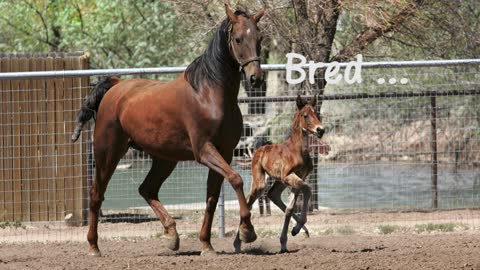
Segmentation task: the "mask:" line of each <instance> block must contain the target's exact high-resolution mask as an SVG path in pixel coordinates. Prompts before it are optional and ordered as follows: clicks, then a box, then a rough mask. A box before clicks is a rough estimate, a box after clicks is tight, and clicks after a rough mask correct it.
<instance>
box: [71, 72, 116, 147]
mask: <svg viewBox="0 0 480 270" xmlns="http://www.w3.org/2000/svg"><path fill="white" fill-rule="evenodd" d="M119 82H120V79H118V78H116V77H105V78H103V79H101V80H99V81H98V82H97V83H96V84H95V85H94V87H93V90H92V92H90V94H89V95H88V96H86V97H85V100H84V101H83V104H82V108H81V109H80V111H79V112H78V113H77V121H76V123H77V125H76V127H75V131H74V132H73V135H72V142H76V141H77V140H78V137H80V132H82V128H83V126H84V125H85V124H86V123H87V122H88V121H89V120H90V119H92V118H93V117H94V116H95V114H96V113H97V111H98V106H99V105H100V101H101V100H102V98H103V96H104V95H105V93H107V91H108V90H109V89H110V88H112V87H113V86H114V85H115V84H117V83H119Z"/></svg>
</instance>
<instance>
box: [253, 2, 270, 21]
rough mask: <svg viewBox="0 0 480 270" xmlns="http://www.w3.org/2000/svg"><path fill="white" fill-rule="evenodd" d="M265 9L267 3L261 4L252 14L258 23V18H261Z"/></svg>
mask: <svg viewBox="0 0 480 270" xmlns="http://www.w3.org/2000/svg"><path fill="white" fill-rule="evenodd" d="M266 9H267V3H264V4H263V7H262V8H261V9H260V10H259V11H258V12H257V13H255V15H253V19H254V20H255V21H256V22H257V23H258V22H259V21H260V19H261V18H262V16H263V14H264V13H265V10H266Z"/></svg>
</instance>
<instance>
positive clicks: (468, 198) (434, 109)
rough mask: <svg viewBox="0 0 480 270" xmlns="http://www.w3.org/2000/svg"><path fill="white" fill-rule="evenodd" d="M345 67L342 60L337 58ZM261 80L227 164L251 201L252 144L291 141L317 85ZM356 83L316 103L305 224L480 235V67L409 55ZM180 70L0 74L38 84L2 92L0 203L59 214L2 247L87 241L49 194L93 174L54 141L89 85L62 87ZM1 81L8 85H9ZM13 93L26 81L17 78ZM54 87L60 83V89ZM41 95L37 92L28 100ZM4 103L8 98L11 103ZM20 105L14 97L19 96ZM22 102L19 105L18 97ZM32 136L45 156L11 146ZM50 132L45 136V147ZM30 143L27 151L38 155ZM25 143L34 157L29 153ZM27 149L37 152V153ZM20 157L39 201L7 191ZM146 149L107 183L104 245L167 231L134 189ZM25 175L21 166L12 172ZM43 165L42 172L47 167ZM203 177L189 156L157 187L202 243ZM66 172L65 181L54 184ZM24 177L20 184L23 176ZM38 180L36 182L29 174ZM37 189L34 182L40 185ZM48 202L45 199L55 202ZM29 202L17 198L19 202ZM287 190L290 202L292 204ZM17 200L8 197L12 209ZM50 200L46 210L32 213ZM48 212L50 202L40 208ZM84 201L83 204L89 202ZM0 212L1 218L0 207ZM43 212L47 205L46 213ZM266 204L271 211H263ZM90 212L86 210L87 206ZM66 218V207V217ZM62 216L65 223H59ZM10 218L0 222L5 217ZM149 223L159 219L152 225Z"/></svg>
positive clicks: (276, 220) (232, 203) (260, 219)
mask: <svg viewBox="0 0 480 270" xmlns="http://www.w3.org/2000/svg"><path fill="white" fill-rule="evenodd" d="M340 65H341V67H345V64H343V63H342V64H340ZM262 68H263V69H264V70H265V71H266V72H267V77H266V78H267V79H266V83H265V85H264V86H262V87H260V88H259V89H255V90H254V91H248V92H247V91H245V90H244V89H241V91H240V96H239V104H240V107H241V110H242V113H243V115H244V135H243V136H242V138H241V141H240V143H239V145H238V147H237V149H236V151H235V158H234V161H233V163H232V165H233V167H234V169H236V170H237V171H239V173H240V174H241V175H242V177H243V179H244V182H245V188H244V189H245V192H246V193H248V191H249V185H250V182H251V176H250V171H249V170H250V158H251V155H252V153H253V152H254V151H255V148H256V147H259V146H260V145H262V144H265V143H267V142H272V143H278V142H282V141H283V140H284V139H285V138H286V136H288V133H289V129H290V128H291V124H292V120H293V114H294V111H295V103H294V100H295V98H296V95H297V94H302V95H305V96H307V97H310V98H311V97H313V94H315V93H317V92H318V90H319V89H315V86H312V85H310V84H309V83H308V81H307V82H304V83H303V84H300V85H295V86H292V85H289V84H288V83H286V81H285V68H286V66H285V65H262ZM362 68H365V69H362V83H359V84H347V83H344V82H340V83H338V84H329V85H327V86H326V88H325V91H324V95H322V96H319V99H320V100H322V101H323V102H322V107H321V115H322V119H323V120H322V121H323V124H324V125H325V126H326V128H327V133H326V135H325V138H324V139H322V140H321V141H317V140H314V139H312V140H311V154H312V157H313V158H314V160H315V168H316V169H315V170H314V172H313V173H312V175H311V176H310V178H309V184H310V185H311V186H312V189H313V191H314V195H315V196H314V197H313V198H314V200H315V201H314V202H312V205H311V206H310V210H311V212H310V214H309V219H308V220H309V221H308V223H307V227H310V231H311V232H313V233H314V234H315V233H316V234H318V235H321V234H330V233H340V234H342V233H350V232H353V233H379V231H380V232H381V231H382V229H381V228H384V227H382V226H393V227H395V228H399V230H406V231H408V230H411V231H417V230H421V228H422V227H421V226H422V225H424V224H430V223H442V224H446V223H448V224H453V225H452V226H454V227H455V229H476V228H478V227H479V226H480V210H479V208H480V173H479V170H478V167H479V166H480V108H479V107H480V102H479V101H480V96H479V94H480V72H479V68H480V59H464V60H441V61H401V62H368V63H362ZM184 69H185V68H184V67H173V68H152V69H147V68H144V69H110V70H79V71H69V70H63V71H47V72H15V73H11V72H10V73H0V84H2V82H6V81H10V82H12V81H13V82H20V81H32V80H40V81H42V82H43V83H38V84H30V85H31V87H26V86H25V85H24V87H17V86H15V87H11V86H12V85H17V84H14V83H11V84H5V83H4V84H3V86H2V95H1V98H2V100H1V101H0V104H1V105H2V111H1V112H2V114H1V115H2V117H1V118H0V119H3V120H2V121H0V126H1V127H0V130H4V129H8V130H9V131H10V132H9V133H8V134H3V140H2V146H3V150H2V161H3V162H2V164H3V165H2V167H1V169H2V170H1V171H2V173H0V176H2V177H3V179H2V180H1V181H0V187H1V188H2V189H1V190H0V191H2V192H0V194H2V195H3V197H2V198H0V201H2V205H3V206H5V209H7V207H6V206H9V207H10V206H11V207H12V208H15V206H18V203H19V201H20V200H22V198H27V197H28V198H30V199H29V201H30V202H31V203H30V206H29V207H27V206H24V207H26V208H29V209H31V210H30V213H31V212H32V211H40V210H41V211H47V213H48V211H49V210H50V208H52V207H54V208H55V210H58V212H59V215H60V216H61V218H59V219H56V221H47V220H46V221H36V222H28V221H29V219H26V218H24V217H21V218H19V219H18V218H14V219H11V218H5V217H6V216H8V215H7V214H4V217H3V221H2V222H1V223H0V227H3V228H2V229H0V242H1V241H5V242H11V241H20V240H26V241H28V240H42V241H45V240H56V241H57V240H82V241H83V240H84V239H85V235H86V227H85V226H81V225H85V223H86V220H85V219H84V217H82V218H80V219H79V218H78V216H75V215H73V216H72V215H69V214H72V213H70V212H69V211H67V210H66V208H65V207H63V208H62V207H58V206H56V205H55V204H52V203H51V202H52V200H53V201H58V200H60V198H57V197H55V196H53V195H52V194H51V193H49V192H52V191H55V190H58V189H68V191H64V192H62V194H63V196H62V198H64V199H65V196H67V197H68V195H69V194H70V191H75V189H80V190H82V191H86V190H88V188H89V184H90V181H91V177H92V171H93V170H92V168H93V160H92V150H91V148H86V150H85V151H84V152H83V153H82V154H80V158H75V154H73V153H71V152H69V151H68V149H70V148H69V147H70V144H69V143H67V142H65V143H61V144H59V145H56V144H55V142H54V141H53V140H49V138H51V136H54V137H55V138H63V137H65V138H69V137H70V134H71V132H72V131H73V130H69V128H68V127H71V126H72V124H73V121H74V120H75V119H74V117H73V116H74V115H75V112H76V110H78V109H79V108H80V103H81V99H82V97H81V96H79V95H78V94H75V95H74V94H73V93H77V92H80V91H82V93H86V92H87V91H88V89H89V87H88V86H86V85H81V86H73V85H69V84H65V83H64V81H65V79H67V78H73V79H75V78H85V77H87V78H88V77H90V76H104V75H127V74H128V75H139V74H142V75H146V74H148V75H157V76H158V77H159V78H160V79H162V76H161V75H164V74H172V73H179V72H182V71H183V70H184ZM49 80H52V82H53V84H54V82H55V81H57V82H58V83H60V82H62V86H65V87H64V88H62V89H63V90H62V94H61V95H59V94H58V93H55V92H54V91H53V92H49V91H48V90H45V89H48V82H49ZM7 85H8V86H9V87H7ZM18 85H19V84H18ZM53 89H55V88H53ZM21 93H29V94H28V95H25V96H23V97H24V98H28V97H30V96H37V97H41V99H40V100H39V104H40V105H38V106H37V105H35V106H33V105H32V106H29V107H25V108H27V109H28V114H29V115H30V114H32V115H37V117H36V118H35V119H36V121H32V119H33V118H32V117H28V118H25V117H23V115H24V114H25V113H27V112H26V111H25V110H15V111H9V110H8V108H10V107H8V106H5V105H6V104H18V105H19V107H22V106H21V105H22V104H23V103H22V102H25V101H24V100H21V99H20V95H19V94H21ZM32 93H33V94H32ZM6 97H8V100H6V99H5V98H6ZM14 97H15V98H14ZM17 97H18V98H17ZM57 101H62V102H63V101H68V102H69V103H68V104H70V105H69V106H71V107H68V108H65V107H60V106H55V105H54V104H56V103H55V102H57ZM58 110H63V111H64V110H68V115H69V116H72V117H66V116H67V114H62V117H60V116H59V115H58V117H54V118H52V119H49V118H48V117H46V118H45V119H44V118H40V117H38V115H47V113H48V112H51V111H53V112H55V111H58ZM40 122H45V123H46V124H47V126H48V123H51V124H52V125H53V126H55V127H58V128H59V129H56V130H52V131H51V132H50V131H49V130H48V129H41V128H35V125H38V123H40ZM12 126H13V127H16V126H19V127H24V126H28V127H29V128H28V129H25V128H20V129H19V130H21V131H22V132H23V133H21V134H24V133H27V132H30V133H33V134H36V136H35V137H36V138H42V139H41V140H38V141H35V143H36V144H38V145H40V148H41V149H43V148H45V149H47V150H48V151H44V152H34V151H24V150H22V149H24V148H25V147H29V144H32V143H34V142H33V141H25V142H24V143H19V144H15V146H11V145H9V142H11V141H13V140H17V139H19V138H22V137H21V136H22V135H21V134H17V132H16V129H15V128H11V127H12ZM91 135H92V133H91V132H85V131H84V133H83V135H82V136H83V139H84V143H85V145H89V144H91ZM43 138H45V140H43ZM30 148H32V147H30ZM30 148H29V149H30ZM32 149H33V148H32ZM16 152H18V153H19V155H20V153H25V155H28V156H27V158H28V159H29V160H35V159H38V160H44V161H45V162H43V163H42V162H40V163H38V164H40V165H41V166H37V167H36V172H41V173H42V175H43V176H44V177H43V178H44V179H45V182H42V181H40V180H39V182H38V183H45V185H44V186H43V184H42V185H37V184H36V182H35V183H34V181H33V180H31V181H29V180H28V179H29V178H28V177H29V175H30V174H31V172H30V170H29V168H27V167H25V168H24V169H25V171H24V172H23V175H25V178H24V179H25V180H23V182H21V183H20V184H22V185H23V184H24V185H29V186H30V187H31V188H30V189H29V190H34V189H38V190H46V191H47V195H46V196H45V197H41V198H37V197H35V196H33V195H29V194H27V193H24V194H23V197H22V196H20V197H18V195H19V194H18V191H16V190H15V189H13V190H10V189H9V188H10V183H12V182H13V179H12V177H11V176H10V174H8V173H7V169H8V167H7V166H5V165H8V164H11V163H12V162H10V161H12V160H14V155H15V153H16ZM66 159H68V160H72V161H75V160H77V161H78V160H87V161H86V162H87V164H86V166H87V168H88V177H85V180H84V182H83V184H82V185H81V186H80V187H79V186H75V185H74V186H69V185H67V186H66V185H65V183H68V182H67V181H69V180H68V179H69V178H68V177H65V176H59V174H58V172H63V173H64V174H62V175H66V174H65V173H67V172H68V173H70V172H72V174H73V175H75V172H76V171H75V170H72V168H71V167H70V165H69V163H67V162H59V161H61V160H66ZM150 165H151V162H150V159H149V157H148V155H146V154H145V153H142V152H138V151H135V150H129V151H128V152H127V154H126V156H125V157H124V158H123V159H122V161H121V162H120V164H119V166H118V167H117V170H116V172H115V174H114V176H113V178H112V180H111V181H110V184H109V187H108V189H107V193H106V195H105V202H104V204H103V207H102V208H103V213H102V218H101V222H102V224H100V225H99V233H100V236H101V237H105V238H122V237H127V238H128V237H147V238H148V237H157V236H159V235H161V233H162V231H163V229H162V228H161V224H160V223H159V222H156V218H155V217H154V215H153V213H152V211H151V210H150V209H149V207H148V205H147V204H146V203H145V202H144V201H143V199H142V198H141V197H140V196H139V195H138V192H137V188H138V186H139V185H140V183H141V182H142V181H143V179H144V177H145V176H146V174H147V173H148V170H149V169H150ZM17 169H18V168H17ZM42 171H43V172H42ZM207 173H208V170H207V169H206V168H205V167H202V166H200V165H198V164H196V163H195V162H182V163H179V164H178V166H177V168H176V169H175V171H174V172H173V174H172V175H171V176H170V178H169V179H168V180H167V181H166V182H165V184H164V185H163V186H162V189H161V190H160V194H159V198H160V200H161V201H162V202H163V203H164V204H165V205H166V207H167V209H168V210H169V211H170V212H171V214H172V215H173V216H174V218H175V219H177V226H178V229H179V231H180V232H181V233H182V232H183V233H184V234H185V235H187V236H189V235H195V234H196V233H197V232H198V231H199V229H200V227H201V224H202V218H203V211H204V209H205V202H204V201H205V194H206V193H205V190H206V188H205V187H206V179H207ZM60 178H61V180H60ZM22 179H23V178H22ZM32 179H33V178H32ZM35 181H36V180H35ZM222 190H223V192H222V198H223V200H220V202H219V205H218V207H219V208H221V209H218V211H217V213H218V219H217V220H216V223H217V224H214V226H216V227H217V228H218V231H217V234H218V236H220V237H221V236H224V235H225V236H229V235H231V234H232V233H233V232H234V231H235V229H236V226H237V225H238V208H237V202H236V199H235V198H236V197H235V194H234V192H233V190H232V188H231V187H230V186H229V185H228V183H226V184H224V186H223V189H222ZM48 194H50V195H48ZM20 195H22V194H20ZM286 197H287V194H285V199H286ZM9 198H13V200H12V201H8V200H9ZM36 203H39V204H41V205H44V206H45V209H43V208H41V207H38V206H36ZM268 205H269V202H268V198H262V200H261V201H260V203H256V204H255V206H254V209H253V223H254V225H255V226H256V228H257V231H258V232H259V234H260V236H262V235H270V234H271V232H277V231H279V230H280V227H281V223H282V222H281V221H282V220H283V219H282V218H280V217H281V216H282V213H281V211H280V210H278V208H277V207H276V206H275V205H272V206H271V207H267V206H268ZM42 207H43V206H42ZM82 207H84V206H82ZM5 209H4V211H3V213H5V211H6V210H5ZM42 209H43V210H42ZM268 209H270V211H268ZM83 210H84V211H86V210H87V209H83ZM60 212H61V213H60ZM64 218H66V219H64ZM0 220H2V219H0ZM152 221H153V222H152Z"/></svg>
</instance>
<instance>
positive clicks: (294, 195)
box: [280, 188, 298, 253]
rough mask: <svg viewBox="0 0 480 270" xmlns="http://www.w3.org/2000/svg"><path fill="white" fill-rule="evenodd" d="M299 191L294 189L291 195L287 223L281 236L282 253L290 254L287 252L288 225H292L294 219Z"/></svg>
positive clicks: (284, 223) (285, 222)
mask: <svg viewBox="0 0 480 270" xmlns="http://www.w3.org/2000/svg"><path fill="white" fill-rule="evenodd" d="M297 197H298V190H296V189H294V188H292V193H291V194H290V198H289V200H290V201H289V202H288V206H287V209H286V210H285V221H284V222H283V228H282V234H281V235H280V245H281V249H280V253H285V252H288V250H287V240H288V236H287V234H288V225H289V224H290V219H291V218H292V215H293V211H294V208H295V202H296V201H297Z"/></svg>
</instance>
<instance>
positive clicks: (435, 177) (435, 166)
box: [430, 96, 438, 209]
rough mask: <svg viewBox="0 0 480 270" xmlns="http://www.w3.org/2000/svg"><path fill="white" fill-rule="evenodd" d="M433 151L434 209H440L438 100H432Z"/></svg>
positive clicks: (434, 98)
mask: <svg viewBox="0 0 480 270" xmlns="http://www.w3.org/2000/svg"><path fill="white" fill-rule="evenodd" d="M430 107H431V108H430V109H431V110H430V123H431V131H432V138H431V144H430V146H431V149H432V207H433V208H435V209H436V208H438V189H437V182H438V160H437V98H436V96H432V97H431V98H430Z"/></svg>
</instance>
